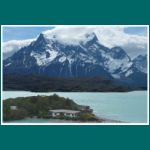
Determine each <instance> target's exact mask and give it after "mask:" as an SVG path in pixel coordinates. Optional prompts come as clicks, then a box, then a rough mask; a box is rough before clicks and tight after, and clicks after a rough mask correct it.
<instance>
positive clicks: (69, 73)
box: [4, 31, 146, 81]
mask: <svg viewBox="0 0 150 150" xmlns="http://www.w3.org/2000/svg"><path fill="white" fill-rule="evenodd" d="M74 36H75V35H74ZM63 39H64V40H63ZM118 45H119V44H118ZM138 60H141V59H139V58H137V60H136V59H135V60H133V61H132V60H131V58H130V57H129V56H128V55H127V53H126V52H125V51H124V49H122V48H121V47H119V46H118V47H113V48H108V47H105V46H104V45H102V44H101V43H100V42H99V40H98V38H97V35H96V33H95V32H89V33H83V34H81V35H79V36H78V37H74V38H71V39H70V40H69V39H68V38H65V35H64V38H63V37H59V35H58V34H55V32H53V31H49V32H44V33H41V34H40V35H39V37H38V38H37V40H35V41H33V42H32V43H31V44H30V45H29V46H26V47H23V48H21V49H20V50H19V51H18V52H16V53H15V54H14V55H13V56H12V57H9V58H7V59H6V60H4V73H6V74H9V73H11V74H38V75H47V76H51V77H94V76H98V77H104V78H108V79H119V80H128V79H129V81H132V79H133V78H134V79H136V76H137V75H138V76H142V77H143V76H144V78H145V74H146V72H144V71H143V70H141V67H140V68H138V67H139V65H138ZM137 66H138V67H137ZM143 66H145V64H144V63H143V64H142V67H143ZM145 68H146V66H145Z"/></svg>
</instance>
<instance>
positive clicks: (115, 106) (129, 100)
mask: <svg viewBox="0 0 150 150" xmlns="http://www.w3.org/2000/svg"><path fill="white" fill-rule="evenodd" d="M54 93H56V94H58V95H59V96H62V97H68V98H70V99H73V100H74V101H75V102H76V103H78V104H81V105H88V106H90V107H91V108H92V109H93V111H94V114H96V115H97V116H99V117H104V118H108V119H113V120H119V121H123V122H129V123H146V122H147V111H148V110H147V91H134V92H122V93H121V92H120V93H117V92H113V93H112V92H110V93H104V92H96V93H95V92H47V93H34V92H27V91H4V92H3V100H5V99H7V98H15V97H27V96H36V95H52V94H54ZM42 122H44V121H42Z"/></svg>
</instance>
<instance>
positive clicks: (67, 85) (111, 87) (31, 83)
mask: <svg viewBox="0 0 150 150" xmlns="http://www.w3.org/2000/svg"><path fill="white" fill-rule="evenodd" d="M3 81H4V84H3V89H4V90H6V91H7V90H17V91H32V92H52V91H53V92H55V91H61V92H126V91H132V90H146V87H140V88H139V87H134V88H133V87H132V88H131V87H129V86H127V85H125V84H123V83H118V84H116V82H113V81H110V80H108V79H104V78H100V77H93V78H92V77H91V78H51V77H47V76H35V75H31V76H29V75H27V76H21V75H20V76H17V75H5V76H4V80H3Z"/></svg>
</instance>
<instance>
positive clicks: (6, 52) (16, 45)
mask: <svg viewBox="0 0 150 150" xmlns="http://www.w3.org/2000/svg"><path fill="white" fill-rule="evenodd" d="M32 41H33V39H27V40H11V41H8V42H4V43H3V59H6V58H8V57H10V56H11V55H13V54H14V53H15V52H17V51H18V50H19V49H20V48H22V47H24V46H27V45H29V44H30V43H31V42H32Z"/></svg>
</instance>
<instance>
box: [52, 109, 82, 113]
mask: <svg viewBox="0 0 150 150" xmlns="http://www.w3.org/2000/svg"><path fill="white" fill-rule="evenodd" d="M49 111H50V112H54V113H71V114H76V113H79V112H80V111H76V110H67V109H53V110H49Z"/></svg>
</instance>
